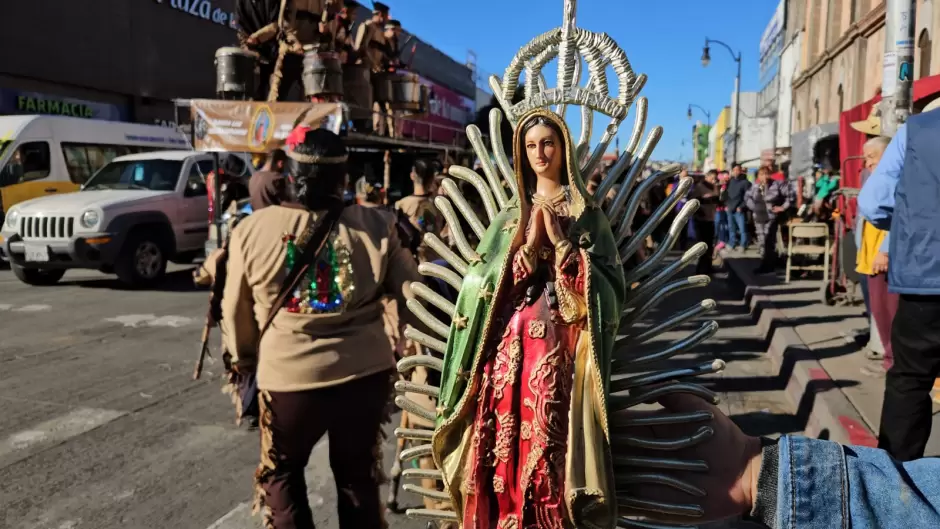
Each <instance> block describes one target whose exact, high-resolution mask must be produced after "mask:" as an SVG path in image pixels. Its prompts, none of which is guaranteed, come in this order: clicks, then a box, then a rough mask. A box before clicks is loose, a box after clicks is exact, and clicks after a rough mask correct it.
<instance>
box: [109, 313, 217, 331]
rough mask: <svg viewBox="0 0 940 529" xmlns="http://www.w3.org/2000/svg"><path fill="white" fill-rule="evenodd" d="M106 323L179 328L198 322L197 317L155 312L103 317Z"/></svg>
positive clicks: (126, 325) (133, 326) (135, 326)
mask: <svg viewBox="0 0 940 529" xmlns="http://www.w3.org/2000/svg"><path fill="white" fill-rule="evenodd" d="M103 321H105V322H106V323H120V324H121V325H123V326H125V327H132V328H137V327H172V328H180V327H186V326H189V325H194V324H196V323H198V321H199V320H198V319H197V318H190V317H188V316H176V315H169V316H157V315H156V314H124V315H122V316H115V317H113V318H104V320H103Z"/></svg>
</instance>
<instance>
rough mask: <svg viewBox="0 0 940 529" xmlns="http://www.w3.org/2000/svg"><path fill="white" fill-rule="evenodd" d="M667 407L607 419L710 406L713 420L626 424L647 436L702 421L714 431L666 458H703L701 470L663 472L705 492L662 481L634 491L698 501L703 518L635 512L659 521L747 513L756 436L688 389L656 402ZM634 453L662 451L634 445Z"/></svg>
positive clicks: (688, 429) (665, 435)
mask: <svg viewBox="0 0 940 529" xmlns="http://www.w3.org/2000/svg"><path fill="white" fill-rule="evenodd" d="M659 402H660V404H662V405H663V406H664V407H665V410H661V411H656V412H643V411H635V412H630V413H626V414H623V415H620V414H618V416H616V417H612V418H611V422H612V423H619V422H622V419H621V417H649V416H650V415H663V414H666V413H668V414H675V413H686V412H696V411H710V412H711V413H712V414H713V416H714V419H713V420H712V421H710V422H708V423H704V424H703V423H686V424H675V425H659V426H643V427H635V428H624V429H623V430H622V431H623V433H624V434H628V435H635V436H637V437H644V438H649V439H674V438H677V437H681V436H683V435H691V434H692V433H693V432H695V430H697V429H698V428H700V427H701V426H709V427H711V428H712V429H714V431H715V433H714V435H713V436H712V437H711V439H709V440H707V441H705V442H703V443H700V444H698V445H695V446H693V447H691V448H686V449H682V450H678V451H675V452H670V457H675V458H676V459H680V460H684V461H702V462H704V463H705V464H706V465H707V468H708V470H707V471H704V472H688V471H663V473H666V474H670V475H672V476H673V477H676V478H678V479H681V480H682V481H685V482H686V483H689V484H691V485H693V486H695V487H698V488H700V489H701V490H703V491H705V494H706V495H705V497H697V496H693V495H690V494H687V493H685V492H680V491H678V490H676V489H674V488H671V487H665V486H661V485H649V484H643V485H637V486H636V490H634V491H631V492H632V494H631V495H632V496H635V497H637V498H641V499H644V500H653V501H660V502H667V503H672V504H696V503H697V504H699V505H701V506H702V508H703V509H704V511H705V513H704V516H703V518H701V519H698V518H695V519H693V518H684V517H675V516H668V515H658V514H656V513H651V512H647V511H636V514H637V515H644V516H648V517H650V518H654V519H657V520H659V521H663V522H677V523H683V524H694V523H703V522H707V521H715V520H722V519H725V518H729V517H732V516H740V515H745V514H748V513H749V512H750V511H751V509H752V507H753V505H754V501H755V500H756V498H757V477H758V474H759V473H760V466H761V444H760V439H758V438H756V437H751V436H748V435H745V434H744V432H742V431H741V429H740V428H738V426H737V425H736V424H734V422H732V421H731V419H730V418H728V416H727V415H725V414H724V413H722V412H721V410H719V409H718V408H717V407H715V406H712V405H711V404H709V403H707V402H705V401H704V400H702V399H701V398H699V397H696V396H693V395H688V394H673V395H669V396H667V397H664V398H663V399H662V400H660V401H659ZM631 455H633V456H637V457H653V458H655V457H662V452H661V451H660V452H657V451H655V450H642V449H635V453H633V454H631Z"/></svg>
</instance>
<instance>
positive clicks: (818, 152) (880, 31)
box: [788, 0, 940, 177]
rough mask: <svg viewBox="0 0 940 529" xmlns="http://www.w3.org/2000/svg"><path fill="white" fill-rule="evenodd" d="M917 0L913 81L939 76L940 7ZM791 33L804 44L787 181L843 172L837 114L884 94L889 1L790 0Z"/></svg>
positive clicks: (795, 88)
mask: <svg viewBox="0 0 940 529" xmlns="http://www.w3.org/2000/svg"><path fill="white" fill-rule="evenodd" d="M933 3H934V0H917V11H916V15H915V17H916V18H915V21H916V28H915V41H914V44H915V54H914V55H915V57H914V78H915V80H916V79H920V78H923V77H929V76H931V75H935V74H937V73H940V61H937V60H935V59H933V57H934V56H937V53H938V50H937V49H936V47H937V45H938V43H937V42H936V38H935V35H936V32H937V30H938V29H940V9H937V10H935V9H933ZM788 24H790V27H791V28H792V30H793V33H791V34H790V36H791V37H792V38H793V39H796V40H798V41H799V44H800V46H799V49H800V53H799V57H798V61H799V65H798V67H796V68H795V71H798V72H799V73H798V74H796V75H795V76H794V78H793V80H792V89H793V109H792V111H791V112H792V116H791V124H792V136H791V143H792V157H791V167H790V176H791V177H796V176H804V175H805V174H806V173H807V172H808V171H811V170H812V166H813V165H814V164H820V165H822V166H824V167H827V166H829V167H832V168H834V169H838V167H839V165H840V155H839V152H838V133H839V116H840V114H841V113H842V112H843V111H845V110H847V109H850V108H852V107H855V106H856V105H859V104H861V103H863V102H865V101H867V100H869V99H871V98H872V97H873V96H875V95H877V94H879V93H880V91H881V82H882V67H883V64H882V57H883V55H884V49H885V42H884V25H885V0H790V2H789V13H788Z"/></svg>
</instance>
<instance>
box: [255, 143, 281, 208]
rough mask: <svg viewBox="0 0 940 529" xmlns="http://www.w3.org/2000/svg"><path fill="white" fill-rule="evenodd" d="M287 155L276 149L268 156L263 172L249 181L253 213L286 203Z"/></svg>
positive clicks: (257, 173) (262, 168) (256, 174)
mask: <svg viewBox="0 0 940 529" xmlns="http://www.w3.org/2000/svg"><path fill="white" fill-rule="evenodd" d="M286 162H287V153H285V152H284V150H283V149H275V150H273V151H271V154H269V155H268V156H267V159H266V160H265V162H264V166H262V167H261V170H260V171H258V172H256V173H255V174H253V175H252V176H251V180H249V181H248V195H249V196H250V197H251V209H252V211H258V210H260V209H264V208H266V207H268V206H276V205H278V204H280V203H281V202H283V201H284V199H285V198H286V193H287V179H286V178H284V169H285V163H286Z"/></svg>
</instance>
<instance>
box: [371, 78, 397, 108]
mask: <svg viewBox="0 0 940 529" xmlns="http://www.w3.org/2000/svg"><path fill="white" fill-rule="evenodd" d="M394 78H395V74H393V73H386V72H380V73H374V74H372V99H374V100H376V101H386V102H391V101H392V98H393V97H394V95H393V90H392V80H393V79H394Z"/></svg>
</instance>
